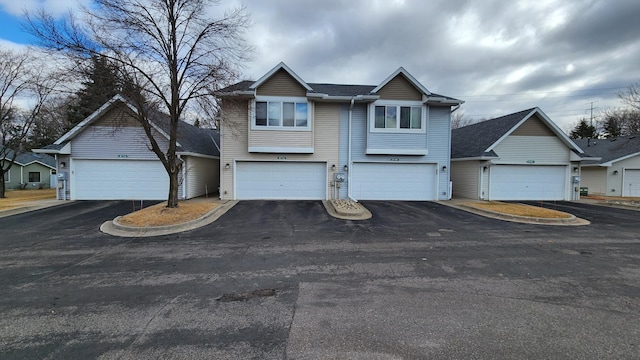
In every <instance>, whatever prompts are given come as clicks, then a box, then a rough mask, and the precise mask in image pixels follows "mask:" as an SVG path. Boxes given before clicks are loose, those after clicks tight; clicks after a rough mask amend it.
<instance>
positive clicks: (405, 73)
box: [371, 66, 431, 96]
mask: <svg viewBox="0 0 640 360" xmlns="http://www.w3.org/2000/svg"><path fill="white" fill-rule="evenodd" d="M398 75H402V76H404V77H405V79H407V80H408V81H409V82H410V83H411V85H413V86H414V87H415V88H416V89H418V90H420V92H421V93H422V94H424V95H427V96H429V95H431V92H429V90H427V88H426V87H424V86H423V85H422V84H420V82H419V81H418V80H416V79H415V78H414V77H413V76H411V74H409V72H408V71H407V70H405V69H404V68H403V67H402V66H401V67H399V68H398V70H396V71H394V72H393V73H392V74H391V75H389V77H387V78H386V79H384V81H383V82H381V83H380V85H378V86H376V87H375V88H374V89H373V90H372V91H371V92H373V93H377V92H378V91H380V89H382V88H383V87H384V86H385V85H387V84H388V83H389V82H390V81H391V80H393V79H395V78H396V76H398Z"/></svg>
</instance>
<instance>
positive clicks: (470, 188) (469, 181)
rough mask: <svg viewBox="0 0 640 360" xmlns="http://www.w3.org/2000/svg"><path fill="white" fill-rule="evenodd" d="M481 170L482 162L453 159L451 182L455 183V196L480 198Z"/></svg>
mask: <svg viewBox="0 0 640 360" xmlns="http://www.w3.org/2000/svg"><path fill="white" fill-rule="evenodd" d="M479 172H480V162H478V161H452V162H451V182H452V183H453V196H454V197H460V198H467V199H478V198H479V191H478V187H479V186H480V181H479V180H480V179H479V176H480V175H479Z"/></svg>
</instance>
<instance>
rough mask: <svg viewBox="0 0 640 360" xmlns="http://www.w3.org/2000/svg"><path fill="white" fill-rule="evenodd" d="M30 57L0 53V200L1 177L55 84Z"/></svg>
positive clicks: (55, 79) (0, 192)
mask: <svg viewBox="0 0 640 360" xmlns="http://www.w3.org/2000/svg"><path fill="white" fill-rule="evenodd" d="M33 53H35V52H34V51H23V52H16V51H11V50H2V51H0V198H4V197H5V190H6V189H5V174H6V173H7V172H8V171H9V170H10V169H11V167H12V166H13V162H14V160H15V159H16V156H18V155H19V154H20V153H21V152H22V151H23V148H24V144H25V141H26V139H27V135H28V134H29V131H30V130H31V127H32V125H33V123H34V121H35V119H36V118H38V115H39V114H40V111H41V110H42V106H43V105H44V104H45V102H46V101H47V99H48V97H49V96H50V95H51V93H52V92H53V90H54V88H55V86H56V83H57V82H58V81H59V78H58V77H57V76H55V75H53V74H51V73H47V72H46V71H43V66H42V64H41V63H39V59H38V58H37V57H36V56H34V55H33ZM19 103H22V106H21V105H20V104H19ZM25 104H26V105H25Z"/></svg>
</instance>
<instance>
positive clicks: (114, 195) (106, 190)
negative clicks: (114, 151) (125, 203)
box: [72, 160, 169, 200]
mask: <svg viewBox="0 0 640 360" xmlns="http://www.w3.org/2000/svg"><path fill="white" fill-rule="evenodd" d="M73 166H74V170H73V175H72V176H74V183H73V188H72V194H73V195H74V199H76V200H162V199H166V198H167V194H168V191H169V176H168V175H167V173H166V171H165V170H164V167H163V166H162V164H161V163H160V162H159V161H143V160H74V162H73Z"/></svg>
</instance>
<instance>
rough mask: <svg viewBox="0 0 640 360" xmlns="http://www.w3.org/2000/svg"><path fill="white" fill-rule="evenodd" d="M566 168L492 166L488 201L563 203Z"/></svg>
mask: <svg viewBox="0 0 640 360" xmlns="http://www.w3.org/2000/svg"><path fill="white" fill-rule="evenodd" d="M566 170H567V167H566V166H535V165H529V166H526V165H496V166H493V167H492V168H491V174H490V176H491V178H490V186H491V188H490V190H489V197H490V199H491V200H564V198H565V185H566V180H565V177H566Z"/></svg>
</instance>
